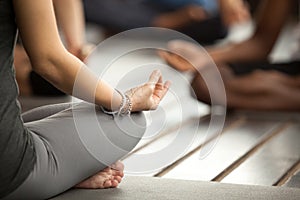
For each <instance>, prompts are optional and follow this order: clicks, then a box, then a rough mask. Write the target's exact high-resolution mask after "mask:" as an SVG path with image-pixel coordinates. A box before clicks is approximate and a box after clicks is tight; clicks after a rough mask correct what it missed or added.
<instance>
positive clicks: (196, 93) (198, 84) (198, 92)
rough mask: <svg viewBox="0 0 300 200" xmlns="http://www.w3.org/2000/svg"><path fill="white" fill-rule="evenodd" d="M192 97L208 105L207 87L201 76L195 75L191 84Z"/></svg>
mask: <svg viewBox="0 0 300 200" xmlns="http://www.w3.org/2000/svg"><path fill="white" fill-rule="evenodd" d="M191 86H192V91H191V92H192V96H193V97H195V98H196V99H197V100H199V101H202V102H204V103H207V104H210V95H209V91H208V88H207V85H206V83H205V81H204V80H203V78H202V77H201V75H196V76H195V77H194V79H193V80H192V82H191Z"/></svg>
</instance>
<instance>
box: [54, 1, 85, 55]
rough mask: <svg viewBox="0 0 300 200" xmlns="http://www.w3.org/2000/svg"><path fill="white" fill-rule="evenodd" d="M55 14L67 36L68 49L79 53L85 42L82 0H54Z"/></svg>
mask: <svg viewBox="0 0 300 200" xmlns="http://www.w3.org/2000/svg"><path fill="white" fill-rule="evenodd" d="M53 5H54V8H55V15H56V18H57V21H58V24H59V26H60V28H61V29H62V31H63V34H64V36H65V40H66V45H67V49H68V50H69V51H70V52H71V53H73V54H75V55H76V54H77V53H78V52H77V51H79V50H80V49H81V48H82V46H83V45H84V43H85V36H84V35H85V34H84V30H85V24H84V13H83V6H82V1H81V0H53Z"/></svg>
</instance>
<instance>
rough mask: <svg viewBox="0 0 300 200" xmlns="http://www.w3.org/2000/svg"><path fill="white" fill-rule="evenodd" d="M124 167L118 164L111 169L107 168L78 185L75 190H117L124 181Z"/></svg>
mask: <svg viewBox="0 0 300 200" xmlns="http://www.w3.org/2000/svg"><path fill="white" fill-rule="evenodd" d="M123 170H124V165H123V164H122V163H121V162H116V163H115V164H113V165H112V166H110V167H107V168H105V169H104V170H102V171H100V172H99V173H97V174H95V175H93V176H91V177H90V178H88V179H86V180H84V181H82V182H81V183H79V184H77V185H76V186H75V188H83V189H105V188H115V187H117V186H118V185H119V183H120V182H121V181H122V178H123V176H124V173H123Z"/></svg>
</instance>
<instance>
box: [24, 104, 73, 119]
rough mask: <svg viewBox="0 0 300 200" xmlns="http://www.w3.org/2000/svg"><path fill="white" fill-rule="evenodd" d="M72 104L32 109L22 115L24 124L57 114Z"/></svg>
mask: <svg viewBox="0 0 300 200" xmlns="http://www.w3.org/2000/svg"><path fill="white" fill-rule="evenodd" d="M72 105H73V103H61V104H53V105H47V106H41V107H38V108H34V109H32V110H29V111H27V112H25V113H23V114H22V119H23V121H24V122H25V123H27V122H33V121H37V120H41V119H44V118H46V117H49V116H51V115H54V114H57V113H59V112H61V111H63V110H66V109H69V108H71V107H72Z"/></svg>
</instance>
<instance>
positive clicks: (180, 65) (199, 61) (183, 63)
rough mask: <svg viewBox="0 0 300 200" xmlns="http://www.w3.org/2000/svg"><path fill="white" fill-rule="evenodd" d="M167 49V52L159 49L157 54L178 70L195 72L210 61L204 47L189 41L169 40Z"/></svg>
mask: <svg viewBox="0 0 300 200" xmlns="http://www.w3.org/2000/svg"><path fill="white" fill-rule="evenodd" d="M168 50H169V52H166V51H160V52H159V55H160V57H161V58H163V59H164V60H165V61H166V62H167V63H168V64H170V65H171V66H172V67H173V68H175V69H176V70H178V71H182V72H185V71H192V72H196V71H197V70H201V69H203V68H204V67H205V66H206V65H207V64H209V63H210V62H211V60H210V58H209V55H208V54H207V53H206V52H205V50H204V49H202V48H200V47H199V46H197V45H195V44H193V43H190V42H186V41H182V40H174V41H171V42H169V44H168ZM170 52H171V53H170Z"/></svg>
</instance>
